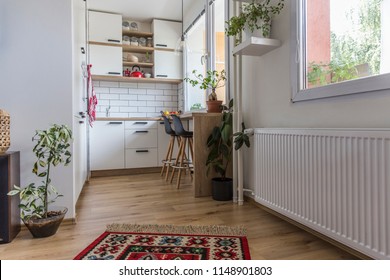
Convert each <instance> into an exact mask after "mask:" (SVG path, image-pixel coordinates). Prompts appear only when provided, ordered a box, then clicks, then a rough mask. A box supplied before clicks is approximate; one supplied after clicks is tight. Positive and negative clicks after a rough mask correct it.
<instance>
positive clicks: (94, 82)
mask: <svg viewBox="0 0 390 280" xmlns="http://www.w3.org/2000/svg"><path fill="white" fill-rule="evenodd" d="M92 85H93V86H94V87H98V86H100V82H99V81H92Z"/></svg>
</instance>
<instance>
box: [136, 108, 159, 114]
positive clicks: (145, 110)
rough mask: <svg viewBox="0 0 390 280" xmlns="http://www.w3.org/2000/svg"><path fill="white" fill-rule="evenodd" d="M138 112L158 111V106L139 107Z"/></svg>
mask: <svg viewBox="0 0 390 280" xmlns="http://www.w3.org/2000/svg"><path fill="white" fill-rule="evenodd" d="M138 112H142V113H156V107H138Z"/></svg>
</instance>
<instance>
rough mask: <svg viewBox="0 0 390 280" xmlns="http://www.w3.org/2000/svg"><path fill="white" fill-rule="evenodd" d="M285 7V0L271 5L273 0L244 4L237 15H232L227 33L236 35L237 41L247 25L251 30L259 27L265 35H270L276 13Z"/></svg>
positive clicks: (228, 22)
mask: <svg viewBox="0 0 390 280" xmlns="http://www.w3.org/2000/svg"><path fill="white" fill-rule="evenodd" d="M283 8H284V0H279V1H278V3H277V4H275V5H271V0H265V1H263V2H261V3H256V2H254V1H253V2H252V3H249V4H244V5H243V8H242V11H241V12H240V13H239V15H237V16H233V17H231V18H230V19H229V20H228V21H226V23H227V28H226V30H225V31H226V35H227V36H234V37H235V38H236V43H237V42H240V41H241V34H242V31H243V30H244V29H245V27H248V28H249V30H250V31H251V32H254V31H255V30H257V29H260V30H261V31H262V34H263V36H264V37H269V35H270V32H271V20H272V18H273V17H274V16H275V15H278V14H280V12H281V11H282V9H283Z"/></svg>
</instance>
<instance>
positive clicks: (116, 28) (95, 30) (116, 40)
mask: <svg viewBox="0 0 390 280" xmlns="http://www.w3.org/2000/svg"><path fill="white" fill-rule="evenodd" d="M88 22H89V26H88V30H89V36H88V38H89V41H93V42H100V43H110V44H119V45H120V44H122V15H118V14H110V13H103V12H95V11H89V12H88Z"/></svg>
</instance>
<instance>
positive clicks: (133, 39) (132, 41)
mask: <svg viewBox="0 0 390 280" xmlns="http://www.w3.org/2000/svg"><path fill="white" fill-rule="evenodd" d="M130 45H132V46H138V45H139V44H138V38H137V37H131V38H130Z"/></svg>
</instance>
